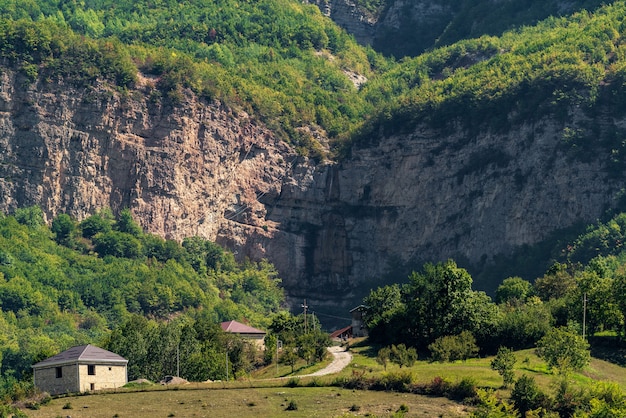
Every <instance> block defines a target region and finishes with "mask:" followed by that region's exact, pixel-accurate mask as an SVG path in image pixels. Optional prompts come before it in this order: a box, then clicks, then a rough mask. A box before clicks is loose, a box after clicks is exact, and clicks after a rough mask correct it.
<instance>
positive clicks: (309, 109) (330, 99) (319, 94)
mask: <svg viewBox="0 0 626 418" xmlns="http://www.w3.org/2000/svg"><path fill="white" fill-rule="evenodd" d="M0 39H1V41H0V56H2V57H4V58H9V59H11V60H12V61H13V62H14V63H15V64H17V65H18V66H20V68H21V69H22V72H23V73H24V74H25V75H26V77H27V78H28V80H30V81H31V82H32V81H35V80H36V79H37V76H38V75H42V76H43V78H44V79H46V80H54V79H55V78H56V77H63V78H65V79H66V80H67V81H75V82H81V83H90V82H93V81H94V80H95V79H97V78H101V79H102V78H103V79H106V80H109V81H110V82H114V83H117V85H118V86H121V87H124V88H127V87H132V85H133V84H134V82H135V81H136V73H137V70H141V71H142V72H144V73H145V74H147V75H149V76H152V77H154V78H155V87H156V88H157V89H158V90H157V91H155V92H154V93H153V94H151V98H152V99H153V100H161V98H163V99H165V100H169V102H171V103H173V104H177V103H179V102H180V101H181V100H183V99H184V94H185V93H184V89H186V88H189V89H191V90H193V91H194V92H195V93H196V94H198V95H200V96H202V97H205V98H206V99H208V100H220V101H222V102H225V103H226V104H228V105H230V106H232V107H235V108H243V109H244V110H246V111H249V112H251V113H253V114H255V115H257V116H258V117H261V118H262V119H263V120H264V122H265V123H266V124H268V125H269V126H270V127H271V128H272V129H274V131H275V132H276V133H278V134H282V135H283V136H284V137H285V139H287V140H289V141H292V142H293V143H294V144H295V145H297V146H300V147H301V148H300V149H301V150H302V152H309V151H313V152H315V153H317V155H316V156H318V157H319V156H321V154H320V153H321V149H320V148H319V146H316V145H315V141H313V139H312V138H311V136H310V134H307V133H305V132H304V131H302V130H301V129H299V128H302V127H305V126H310V125H319V126H320V127H321V128H323V129H325V130H326V131H327V132H328V133H329V134H330V135H331V136H335V135H337V134H339V133H340V132H342V131H345V129H346V127H349V126H351V125H354V124H355V123H356V122H358V121H359V119H361V118H362V117H363V115H364V113H365V112H366V111H368V110H369V107H368V106H367V105H366V104H365V103H364V102H363V100H362V99H361V98H360V97H359V96H358V95H357V89H356V88H355V86H354V85H353V83H352V82H351V81H350V79H349V77H348V76H347V74H346V73H345V71H348V70H349V71H351V72H355V73H358V74H363V75H365V76H369V75H370V74H371V68H372V66H373V65H379V64H382V65H383V66H384V65H385V64H384V62H385V61H384V60H383V59H382V58H380V57H378V56H377V55H376V54H375V53H374V52H373V51H371V50H364V49H362V48H359V47H358V46H357V45H356V43H355V42H354V41H353V40H352V39H351V38H350V37H349V36H348V35H347V34H346V33H345V32H343V31H342V30H340V29H339V28H338V27H337V26H335V25H334V24H333V23H332V22H331V21H330V20H328V19H326V18H324V17H323V16H322V15H321V13H320V12H319V10H318V9H317V8H316V7H315V6H310V5H305V4H302V3H300V2H296V1H291V0H263V1H259V2H238V1H235V0H221V1H219V2H217V3H216V2H214V1H210V0H193V1H187V2H185V3H184V4H182V3H180V4H179V3H176V2H167V1H165V2H148V1H140V2H137V1H121V2H120V1H112V0H100V1H98V0H93V1H86V2H59V1H55V0H40V1H36V2H35V1H29V2H17V3H16V2H14V1H0Z"/></svg>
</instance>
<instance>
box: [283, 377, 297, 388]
mask: <svg viewBox="0 0 626 418" xmlns="http://www.w3.org/2000/svg"><path fill="white" fill-rule="evenodd" d="M285 386H287V387H289V388H295V387H298V386H300V379H299V378H297V377H292V378H291V379H289V380H287V383H285Z"/></svg>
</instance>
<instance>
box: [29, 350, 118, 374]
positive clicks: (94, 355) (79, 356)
mask: <svg viewBox="0 0 626 418" xmlns="http://www.w3.org/2000/svg"><path fill="white" fill-rule="evenodd" d="M76 362H81V363H82V362H84V363H120V364H126V363H128V360H126V359H125V358H124V357H122V356H120V355H117V354H115V353H112V352H110V351H107V350H104V349H102V348H100V347H96V346H94V345H91V344H87V345H79V346H76V347H72V348H70V349H67V350H65V351H63V352H61V353H59V354H57V355H56V356H52V357H50V358H47V359H45V360H43V361H40V362H39V363H37V364H34V365H33V366H32V367H33V368H36V367H44V366H52V365H55V364H65V363H76Z"/></svg>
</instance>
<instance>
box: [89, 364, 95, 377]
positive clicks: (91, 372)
mask: <svg viewBox="0 0 626 418" xmlns="http://www.w3.org/2000/svg"><path fill="white" fill-rule="evenodd" d="M87 374H88V375H89V376H95V375H96V365H95V364H88V365H87Z"/></svg>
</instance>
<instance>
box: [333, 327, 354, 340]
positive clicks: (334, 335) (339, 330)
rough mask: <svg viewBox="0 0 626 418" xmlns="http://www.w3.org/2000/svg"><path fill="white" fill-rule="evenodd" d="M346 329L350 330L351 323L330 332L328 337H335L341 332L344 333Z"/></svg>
mask: <svg viewBox="0 0 626 418" xmlns="http://www.w3.org/2000/svg"><path fill="white" fill-rule="evenodd" d="M348 331H352V325H348V326H347V327H345V328H341V329H338V330H337V331H334V332H333V333H332V334H330V338H337V337H339V336H340V335H342V334H344V333H346V332H348Z"/></svg>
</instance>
